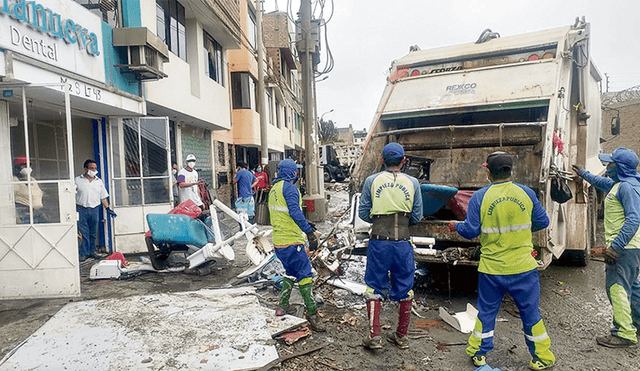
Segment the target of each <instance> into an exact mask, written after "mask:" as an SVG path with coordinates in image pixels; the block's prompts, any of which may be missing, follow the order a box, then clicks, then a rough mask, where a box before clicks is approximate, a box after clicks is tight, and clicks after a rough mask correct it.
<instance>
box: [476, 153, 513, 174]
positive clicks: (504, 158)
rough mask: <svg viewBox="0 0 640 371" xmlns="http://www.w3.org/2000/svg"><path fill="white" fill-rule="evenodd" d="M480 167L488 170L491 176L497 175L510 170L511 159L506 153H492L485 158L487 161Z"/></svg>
mask: <svg viewBox="0 0 640 371" xmlns="http://www.w3.org/2000/svg"><path fill="white" fill-rule="evenodd" d="M482 166H484V167H486V168H488V169H489V171H490V172H491V174H499V173H501V172H504V171H509V170H511V167H512V166H513V158H512V157H511V155H510V154H508V153H506V152H501V151H498V152H493V153H492V154H490V155H489V156H488V157H487V161H486V162H485V163H483V164H482Z"/></svg>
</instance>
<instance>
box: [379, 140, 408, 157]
mask: <svg viewBox="0 0 640 371" xmlns="http://www.w3.org/2000/svg"><path fill="white" fill-rule="evenodd" d="M403 157H404V148H402V146H401V145H400V144H399V143H396V142H391V143H389V144H387V145H386V146H384V148H383V149H382V158H384V159H385V160H395V159H398V158H403Z"/></svg>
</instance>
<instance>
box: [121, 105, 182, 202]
mask: <svg viewBox="0 0 640 371" xmlns="http://www.w3.org/2000/svg"><path fill="white" fill-rule="evenodd" d="M168 124H169V123H168V120H166V119H164V118H156V117H140V118H123V119H121V120H120V119H113V121H112V122H111V142H112V147H111V150H112V158H113V162H112V163H113V178H112V179H113V188H112V190H111V196H112V198H111V201H112V202H113V203H114V205H116V206H132V205H149V204H160V203H169V197H170V196H169V190H170V189H171V188H170V184H171V183H170V177H169V169H168V167H169V163H168V155H169V154H168V153H167V140H168V138H167V134H168V130H167V129H168V127H167V126H168ZM122 150H124V152H121V151H122Z"/></svg>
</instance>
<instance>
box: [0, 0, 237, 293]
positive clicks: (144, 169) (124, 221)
mask: <svg viewBox="0 0 640 371" xmlns="http://www.w3.org/2000/svg"><path fill="white" fill-rule="evenodd" d="M116 6H121V9H115V7H116ZM240 33H241V32H240V11H239V7H238V2H237V1H235V0H191V1H176V0H122V1H102V2H100V6H99V7H96V6H95V4H91V3H90V2H89V1H80V0H79V1H71V0H38V1H31V2H26V1H22V0H5V1H3V2H1V3H0V88H1V90H2V92H3V94H2V97H0V132H1V134H0V138H2V139H0V141H1V142H2V145H0V164H2V165H3V167H4V168H5V169H6V171H5V172H2V173H0V189H1V190H2V191H3V193H2V194H3V195H5V196H4V197H2V198H0V298H3V299H4V298H31V297H57V296H77V295H79V294H80V279H79V269H78V265H79V263H78V240H77V227H76V221H77V214H76V209H75V184H74V177H75V176H77V175H80V174H82V173H83V166H82V164H83V162H84V161H85V159H89V158H90V159H95V160H96V162H97V163H98V171H99V174H98V175H99V176H100V178H102V179H103V180H104V182H105V185H106V187H107V189H108V191H109V193H110V203H111V204H112V205H113V207H114V209H115V211H116V213H117V214H118V217H117V218H116V219H112V220H108V218H106V217H104V216H103V220H102V223H100V234H99V236H100V238H99V241H98V243H99V244H100V246H101V247H103V248H105V249H106V250H107V251H108V252H115V251H120V252H123V253H132V252H143V251H146V247H145V245H144V233H145V232H146V230H147V229H148V228H147V225H146V219H145V215H146V214H148V213H164V212H167V211H169V210H170V209H171V207H172V204H173V194H172V192H171V180H170V179H171V178H170V167H171V162H177V163H178V164H180V165H182V163H183V159H184V158H185V157H186V154H188V153H194V154H196V156H198V164H197V166H196V167H197V169H198V170H200V173H201V175H202V178H204V179H205V181H207V182H208V183H209V184H211V185H213V184H215V180H216V179H215V176H214V174H216V168H215V165H216V159H217V158H218V155H219V152H218V151H217V150H218V149H217V148H216V145H215V144H216V143H215V142H214V140H213V134H212V133H213V132H214V131H216V130H229V129H230V128H231V127H232V125H231V102H230V95H229V92H230V73H229V70H228V61H227V52H228V51H229V50H233V49H239V48H240V39H241V38H240ZM25 157H26V160H25V161H26V162H28V163H29V164H30V167H31V168H32V169H33V171H32V173H31V175H30V176H26V178H24V179H23V177H22V176H20V175H18V174H16V172H15V169H16V168H15V167H14V164H16V163H18V161H21V160H20V159H21V158H25ZM9 169H12V170H13V171H12V170H9ZM20 189H22V190H23V191H22V194H20V193H19V190H20ZM25 190H26V191H25ZM24 194H27V195H28V197H26V199H27V200H28V202H27V205H26V206H25V204H24V203H23V204H21V205H19V201H22V202H24V197H23V196H24ZM25 210H26V211H25Z"/></svg>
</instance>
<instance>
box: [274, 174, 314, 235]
mask: <svg viewBox="0 0 640 371" xmlns="http://www.w3.org/2000/svg"><path fill="white" fill-rule="evenodd" d="M284 182H285V181H284V180H281V181H279V182H277V183H276V184H274V185H273V187H272V188H271V191H269V219H270V220H271V225H272V226H273V237H272V241H273V244H274V245H276V246H288V245H295V244H304V240H305V238H304V236H305V235H304V232H302V229H300V227H298V225H297V224H296V222H295V221H294V220H293V218H291V216H290V215H289V208H288V207H287V200H285V198H284V194H283V193H282V188H283V187H284ZM296 191H297V192H298V199H299V200H300V212H302V196H301V195H300V191H299V190H298V189H297V188H296Z"/></svg>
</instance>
